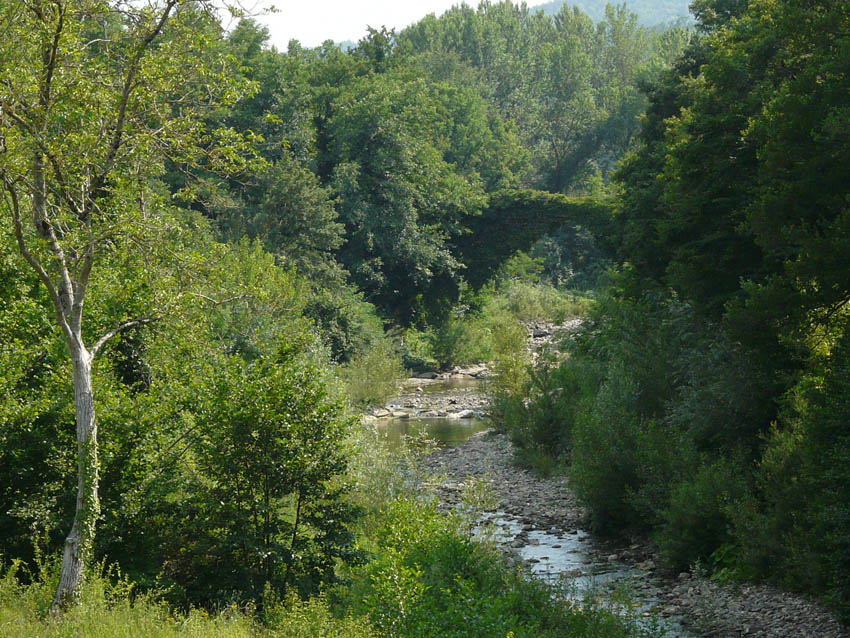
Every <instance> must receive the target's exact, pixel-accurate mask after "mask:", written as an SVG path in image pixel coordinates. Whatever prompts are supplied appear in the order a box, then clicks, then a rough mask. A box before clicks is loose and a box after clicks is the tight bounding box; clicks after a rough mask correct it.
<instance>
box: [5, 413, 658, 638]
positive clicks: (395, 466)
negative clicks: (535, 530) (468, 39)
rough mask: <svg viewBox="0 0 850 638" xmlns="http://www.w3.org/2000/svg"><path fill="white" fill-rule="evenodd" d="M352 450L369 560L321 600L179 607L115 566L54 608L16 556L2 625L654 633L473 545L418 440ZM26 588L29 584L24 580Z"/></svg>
mask: <svg viewBox="0 0 850 638" xmlns="http://www.w3.org/2000/svg"><path fill="white" fill-rule="evenodd" d="M355 443H356V445H354V447H353V448H352V450H357V452H356V453H353V456H352V459H353V460H352V468H351V472H352V480H353V482H354V485H355V486H356V487H355V489H354V490H353V491H352V493H351V502H352V503H356V504H358V505H359V506H360V507H361V508H363V510H362V512H363V518H362V519H361V521H360V523H359V524H358V525H357V530H358V534H357V537H358V544H359V547H360V551H362V552H364V556H366V557H368V560H366V561H363V562H362V563H361V564H359V565H354V566H351V567H349V568H347V569H343V570H342V571H341V576H342V580H341V582H340V583H339V584H337V585H334V586H332V587H329V588H327V589H325V590H324V592H323V593H322V594H320V595H317V596H312V597H309V598H306V599H305V598H302V597H299V596H298V595H296V594H295V593H292V594H290V595H289V596H287V597H285V598H283V599H281V598H280V597H278V595H277V594H276V592H275V590H274V589H273V588H272V587H267V588H266V589H265V591H264V592H263V594H262V596H261V597H260V598H259V599H257V600H255V601H253V602H248V603H247V604H246V602H245V601H244V600H235V601H233V602H232V603H227V602H224V601H223V602H222V603H221V604H219V605H217V606H215V607H212V608H210V607H202V608H201V607H192V608H191V609H187V608H185V607H182V608H175V607H174V606H173V605H172V604H169V602H168V593H167V592H163V593H160V594H158V593H157V592H156V591H142V590H140V589H139V588H138V587H136V586H134V584H133V583H132V582H131V581H130V580H129V579H128V578H127V577H126V576H122V575H121V573H120V572H118V571H117V569H106V570H104V571H103V572H102V573H101V575H97V574H92V576H91V577H90V578H89V579H88V580H87V582H86V585H85V587H84V588H83V590H82V592H81V598H80V601H79V604H78V605H75V606H74V607H73V608H72V609H70V610H69V611H68V612H66V613H65V614H64V615H63V616H62V617H61V618H55V617H52V616H51V615H50V613H49V608H50V603H51V600H52V596H53V593H54V590H55V580H56V576H57V572H56V564H55V563H52V562H50V561H48V562H47V563H45V564H43V565H42V568H41V571H40V572H38V573H36V574H35V575H34V576H33V575H30V574H29V573H25V572H26V568H24V567H23V566H21V564H20V563H15V564H13V565H12V566H11V567H9V566H7V567H5V568H4V572H3V575H2V577H0V628H2V630H3V635H4V636H8V637H9V638H31V637H34V636H39V637H45V638H52V637H54V636H55V637H57V638H58V637H59V636H69V635H73V636H75V637H77V638H95V637H96V636H97V637H98V638H110V637H112V636H119V635H121V636H123V635H133V636H134V637H135V636H138V637H140V638H167V637H169V636H196V637H198V638H202V637H205V636H225V637H229V638H243V637H245V638H247V637H252V638H253V637H257V638H264V637H268V638H273V637H274V638H277V637H286V636H292V637H295V636H339V637H340V638H342V637H345V638H357V637H364V638H366V637H372V636H376V637H377V636H397V637H399V638H403V637H406V636H411V637H412V636H434V637H437V636H458V637H461V636H463V637H466V636H481V637H484V636H488V637H489V636H494V635H499V636H501V635H504V636H508V635H513V636H518V637H519V636H526V637H531V636H542V637H544V638H545V637H548V636H551V637H552V638H555V637H556V636H564V635H570V636H587V637H591V636H602V637H605V636H610V637H612V638H620V637H625V636H641V635H649V634H648V633H647V632H646V631H644V630H639V629H637V628H636V626H634V625H633V624H631V621H629V620H627V619H623V618H621V617H620V616H618V615H617V614H615V613H613V612H611V611H607V610H605V609H601V608H594V607H593V606H592V605H584V606H577V605H575V604H574V603H573V602H570V601H569V599H567V598H565V597H563V596H561V595H559V593H558V592H557V591H555V590H553V589H551V588H550V587H549V586H548V585H545V584H543V583H541V582H538V581H535V580H533V579H530V577H529V576H528V575H527V574H525V573H523V572H522V571H520V570H518V569H517V568H516V567H509V566H507V564H506V563H505V562H504V560H503V557H502V556H501V555H500V554H499V552H498V551H497V550H496V549H495V547H492V546H490V545H487V544H481V543H479V542H476V541H474V540H472V538H471V536H470V527H469V526H470V525H471V524H472V523H473V521H474V509H471V508H473V506H474V503H473V502H472V501H470V502H469V503H468V504H467V505H468V506H467V507H466V508H465V509H464V512H465V515H464V516H460V515H459V514H446V513H440V512H438V511H437V510H436V508H435V505H434V504H433V501H431V503H430V504H429V503H428V502H426V501H425V500H424V499H423V498H422V496H423V494H422V493H420V492H419V489H421V488H417V487H415V485H417V484H418V485H421V483H419V482H415V483H411V479H413V478H414V477H415V475H416V474H417V473H418V472H419V470H417V464H416V456H417V451H416V450H417V449H419V450H420V453H421V451H423V450H427V449H428V447H427V446H426V447H425V448H417V447H415V446H414V447H409V446H408V447H405V446H401V447H394V448H393V449H391V448H390V447H389V446H387V445H386V443H385V442H383V439H382V437H381V436H380V435H376V434H375V433H374V432H369V431H368V430H366V431H362V432H361V433H360V434H359V435H357V440H356V441H355ZM24 583H26V584H24Z"/></svg>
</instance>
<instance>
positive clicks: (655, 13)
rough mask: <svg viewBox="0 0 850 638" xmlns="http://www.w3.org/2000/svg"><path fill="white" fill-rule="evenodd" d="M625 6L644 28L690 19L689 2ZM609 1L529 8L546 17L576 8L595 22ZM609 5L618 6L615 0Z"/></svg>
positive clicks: (637, 0)
mask: <svg viewBox="0 0 850 638" xmlns="http://www.w3.org/2000/svg"><path fill="white" fill-rule="evenodd" d="M625 1H626V6H627V7H628V8H629V9H630V10H631V11H633V12H635V13H636V14H637V15H638V18H639V19H640V21H641V22H642V23H643V24H645V25H646V26H655V25H656V24H662V23H666V22H671V21H674V20H678V19H680V18H690V12H689V11H688V4H689V0H625ZM608 3H609V0H554V2H547V3H545V4H537V5H535V6H532V7H530V9H531V10H532V11H536V10H538V9H543V13H545V14H546V15H552V14H555V13H558V11H560V10H561V7H562V6H563V5H565V4H569V5H572V6H576V7H578V8H579V9H581V10H582V11H584V12H585V13H586V14H587V15H589V16H590V17H591V18H593V20H594V21H595V22H599V21H600V20H602V19H604V18H605V5H606V4H608ZM611 4H619V2H617V1H616V0H615V1H613V2H611Z"/></svg>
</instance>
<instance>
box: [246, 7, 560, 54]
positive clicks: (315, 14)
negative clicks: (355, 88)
mask: <svg viewBox="0 0 850 638" xmlns="http://www.w3.org/2000/svg"><path fill="white" fill-rule="evenodd" d="M460 2H461V0H255V6H257V7H258V8H260V9H264V8H267V7H269V6H271V5H274V6H275V7H277V9H278V12H277V13H274V14H269V15H265V16H258V17H257V20H258V21H259V22H261V23H262V24H264V25H266V26H267V27H268V28H269V32H270V35H271V44H273V45H274V46H276V47H277V48H278V49H280V50H282V51H285V50H286V48H287V45H288V44H289V41H290V40H291V39H295V40H298V41H299V42H301V45H302V46H304V47H315V46H318V45H320V44H321V43H322V42H324V41H325V40H334V41H335V42H344V41H345V40H352V41H354V42H356V41H357V40H359V39H361V38H362V37H363V36H364V35H365V34H366V27H367V26H371V27H374V28H375V29H380V28H381V27H382V26H386V27H387V28H390V29H392V28H395V29H396V30H401V29H403V28H404V27H406V26H408V25H409V24H412V23H413V22H416V21H418V20H420V19H421V18H423V17H425V16H426V15H428V14H429V13H436V14H437V15H440V14H441V13H443V12H444V11H446V10H447V9H450V8H451V7H452V6H454V5H456V4H460ZM543 2H545V0H538V1H536V2H535V1H532V2H529V3H528V4H529V6H531V5H535V4H542V3H543ZM467 3H468V4H471V5H472V6H477V4H478V2H477V0H467ZM243 4H244V3H243Z"/></svg>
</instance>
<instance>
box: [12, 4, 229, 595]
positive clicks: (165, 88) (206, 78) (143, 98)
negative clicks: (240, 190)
mask: <svg viewBox="0 0 850 638" xmlns="http://www.w3.org/2000/svg"><path fill="white" fill-rule="evenodd" d="M178 5H179V6H178ZM207 8H208V7H207V3H205V2H186V3H178V0H163V1H162V2H152V3H148V4H147V5H145V6H144V7H138V8H137V7H135V6H133V5H123V4H122V5H117V6H115V5H113V4H111V3H109V2H106V1H105V0H74V1H63V0H56V1H53V2H47V1H45V0H31V1H27V2H20V3H6V4H4V5H3V7H2V9H0V24H2V30H3V33H4V34H5V37H4V38H3V41H2V43H0V69H2V71H1V72H2V75H3V77H5V78H7V79H8V81H7V82H4V83H3V87H2V89H0V140H2V144H3V149H4V152H3V155H2V159H0V179H2V184H3V193H4V201H3V212H4V216H5V217H6V218H7V219H11V222H12V225H13V228H14V232H15V236H16V239H17V244H18V249H19V251H20V254H21V256H22V257H23V258H24V260H25V261H26V262H27V263H28V264H29V266H31V267H32V269H33V270H34V271H35V272H36V273H37V274H38V276H39V279H40V281H41V282H42V284H43V285H44V286H45V288H46V289H47V290H48V292H49V296H50V299H51V302H52V306H53V310H54V314H55V319H56V323H57V325H58V327H59V328H60V330H61V332H62V334H63V337H64V341H65V345H66V347H67V350H68V353H69V355H70V359H71V362H72V365H73V373H74V384H73V385H74V395H75V405H76V430H77V457H78V488H77V505H76V515H75V518H74V524H73V525H72V527H71V531H70V533H69V534H68V537H67V542H66V547H65V554H64V558H63V567H62V572H61V577H60V583H59V587H58V589H57V592H56V598H55V600H54V605H53V607H54V609H59V608H61V607H63V606H65V605H67V604H68V603H70V602H71V600H72V599H73V598H74V597H75V594H76V593H77V591H78V590H79V587H80V583H81V580H82V577H83V568H84V565H85V562H86V559H87V558H88V556H90V552H91V547H92V541H93V539H94V532H95V525H96V521H97V519H98V516H99V510H100V505H99V499H98V483H99V471H100V462H99V458H98V442H97V424H96V421H95V409H94V405H95V404H94V391H93V385H92V362H93V360H94V357H95V356H96V355H97V354H98V353H99V352H100V351H101V350H102V349H103V347H104V345H105V344H106V342H107V341H108V340H109V339H110V338H112V337H114V336H115V335H117V334H118V333H119V332H121V331H122V330H126V329H128V328H129V327H132V326H137V325H140V324H142V323H144V322H148V321H151V320H153V319H154V318H155V317H154V316H151V315H146V316H142V317H135V318H130V320H129V321H125V322H124V323H123V324H121V325H118V326H115V327H113V329H111V330H109V331H107V332H105V333H101V336H100V337H99V338H98V337H97V336H95V335H94V334H93V333H92V332H91V331H90V330H89V329H88V324H87V323H86V322H85V321H84V316H83V308H84V305H85V303H86V300H87V293H88V290H89V286H90V284H91V283H92V282H93V275H94V274H95V273H96V272H97V270H96V268H95V263H96V262H97V261H102V260H103V258H104V257H105V256H106V255H108V254H109V253H110V252H112V251H113V250H115V249H116V247H118V246H121V247H122V248H123V249H127V248H129V245H130V239H131V238H133V237H134V236H136V237H139V236H141V235H143V234H144V232H145V231H148V230H150V228H151V226H152V224H151V220H152V218H153V217H154V213H153V209H152V208H153V207H152V203H153V201H155V196H154V195H153V193H152V192H151V191H150V189H149V188H148V183H147V180H148V177H149V176H150V175H152V174H156V173H157V172H159V171H161V170H162V165H161V161H162V158H163V156H164V155H172V156H173V157H175V158H179V159H181V160H186V159H189V158H190V157H191V155H192V151H193V149H195V148H196V147H197V146H198V143H199V142H200V141H201V139H202V136H203V135H204V133H203V130H202V128H201V127H199V126H198V123H197V122H198V120H197V117H196V111H197V110H198V109H197V108H196V107H194V106H193V105H198V106H200V105H204V104H207V105H209V104H210V103H219V102H223V101H229V100H232V99H233V98H234V97H236V95H238V89H237V87H236V86H235V85H234V84H233V83H232V82H230V81H229V79H228V76H229V74H228V71H227V65H226V62H225V60H222V59H215V60H210V56H208V55H206V54H205V49H206V48H207V47H208V45H209V44H210V42H211V41H212V39H214V38H215V37H216V28H214V26H213V25H212V24H211V22H210V20H209V19H208V16H207V14H206V13H205V10H206V9H207ZM226 136H227V133H226V132H224V131H222V132H221V135H220V136H219V137H226ZM231 139H232V138H231ZM232 150H233V149H232V147H231V151H232ZM231 157H233V154H231ZM219 159H225V158H224V156H219ZM213 160H214V161H215V160H216V157H215V156H213Z"/></svg>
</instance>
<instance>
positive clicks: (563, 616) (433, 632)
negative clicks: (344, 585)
mask: <svg viewBox="0 0 850 638" xmlns="http://www.w3.org/2000/svg"><path fill="white" fill-rule="evenodd" d="M374 539H375V548H374V551H375V552H376V558H375V560H373V561H372V562H371V563H369V564H368V565H367V566H365V567H363V568H361V569H359V570H357V571H356V572H355V573H354V574H353V579H354V580H353V583H352V588H351V591H350V592H348V593H347V594H346V597H345V598H344V599H343V601H344V603H345V604H346V607H347V608H349V609H351V610H352V611H353V612H354V613H355V615H358V614H368V615H369V617H370V618H371V619H372V622H373V623H374V625H375V626H376V627H377V628H378V629H379V630H380V631H381V632H382V633H385V634H387V635H392V636H435V637H436V636H457V637H460V636H481V637H484V636H511V635H513V636H517V637H519V636H524V637H531V636H542V637H548V636H553V637H554V636H564V635H569V636H627V635H638V634H639V631H638V630H636V629H635V628H633V627H629V626H628V625H627V624H626V623H625V622H624V621H622V620H621V619H619V618H617V617H616V616H615V615H613V614H611V613H610V612H606V611H603V610H599V609H595V608H593V607H592V606H586V607H584V608H582V609H581V610H577V609H574V608H572V607H571V605H570V604H569V603H568V602H567V601H566V600H564V599H563V598H561V597H560V596H558V595H557V594H556V593H555V592H553V591H552V590H551V589H550V588H548V587H547V586H546V585H544V584H542V583H540V582H535V581H532V580H526V578H525V577H524V576H523V574H522V573H521V572H517V571H514V570H512V569H509V568H507V567H506V566H504V565H503V564H502V563H501V561H500V559H499V557H498V556H497V554H496V551H495V549H494V548H491V547H488V546H486V545H481V544H477V543H475V542H474V541H472V540H471V539H470V538H469V535H468V532H467V530H465V529H463V528H462V527H460V526H459V522H458V520H456V519H455V518H453V517H452V516H446V515H442V514H439V513H438V512H437V510H436V507H435V506H434V505H426V504H423V503H421V502H418V501H413V500H408V499H399V500H397V501H395V502H393V503H391V504H389V506H388V508H387V510H386V512H385V513H384V515H383V518H382V520H381V523H380V526H379V527H378V528H377V529H376V531H375V534H374Z"/></svg>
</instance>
